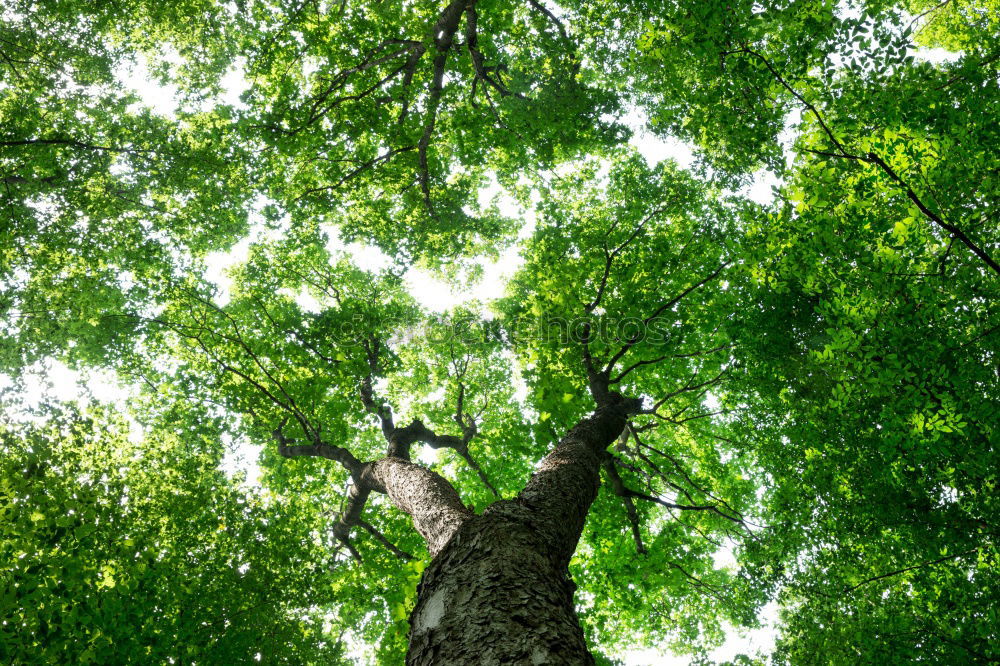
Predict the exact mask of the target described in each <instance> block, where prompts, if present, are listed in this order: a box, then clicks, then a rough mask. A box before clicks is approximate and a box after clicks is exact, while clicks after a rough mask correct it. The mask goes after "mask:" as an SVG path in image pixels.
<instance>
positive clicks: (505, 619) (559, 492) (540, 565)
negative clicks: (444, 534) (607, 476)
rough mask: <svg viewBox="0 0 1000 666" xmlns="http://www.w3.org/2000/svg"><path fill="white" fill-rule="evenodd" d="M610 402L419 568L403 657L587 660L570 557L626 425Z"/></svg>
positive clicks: (479, 665)
mask: <svg viewBox="0 0 1000 666" xmlns="http://www.w3.org/2000/svg"><path fill="white" fill-rule="evenodd" d="M625 416H626V408H625V406H623V405H622V404H618V403H616V404H612V405H608V406H604V407H602V408H600V409H598V410H597V411H596V412H595V413H594V414H593V415H592V416H591V417H589V418H587V419H584V420H583V421H581V422H580V423H579V424H577V425H576V426H575V427H574V428H573V429H572V430H570V432H569V433H568V434H567V435H566V437H564V438H563V440H562V441H561V442H560V443H559V445H558V446H556V447H555V448H554V449H553V450H552V451H551V452H550V453H549V455H548V456H546V457H545V459H544V460H543V461H542V463H541V465H540V466H539V470H538V472H537V473H535V475H534V476H533V477H532V478H531V480H530V481H529V482H528V484H527V485H526V486H525V489H524V490H523V491H522V492H521V494H520V495H519V496H518V497H517V499H514V500H502V501H499V502H496V503H494V504H493V505H491V506H490V507H488V508H487V509H486V511H484V512H483V515H481V516H474V517H471V518H469V519H468V520H465V521H464V522H463V523H462V525H461V527H459V528H458V530H457V531H456V532H455V534H454V536H452V537H451V539H450V540H449V541H448V542H447V544H446V545H445V546H444V547H443V548H442V550H441V551H440V552H439V553H438V554H437V555H436V556H435V557H434V559H433V560H432V561H431V563H430V565H428V567H427V569H426V570H425V572H424V576H423V579H422V580H421V582H420V587H419V588H418V592H417V604H416V607H415V608H414V609H413V613H412V614H411V616H410V646H409V652H408V653H407V657H406V663H407V664H408V665H409V666H431V665H435V666H438V665H440V664H449V665H451V664H458V665H461V664H468V665H469V666H493V665H499V664H546V665H552V666H558V665H560V664H565V665H567V666H585V665H587V664H593V663H594V659H593V657H592V656H591V654H590V652H589V650H588V649H587V644H586V641H585V640H584V637H583V630H582V629H581V628H580V623H579V621H578V618H577V615H576V610H575V608H574V604H573V591H574V590H575V589H576V586H575V585H574V584H573V582H572V581H571V580H570V578H569V571H568V569H567V566H568V564H569V560H570V557H572V554H573V551H574V550H576V545H577V542H578V540H579V538H580V534H581V532H582V531H583V524H584V521H585V519H586V515H587V511H588V510H589V508H590V505H591V503H592V502H593V501H594V498H595V497H596V496H597V489H598V485H599V482H600V464H601V458H602V456H603V455H604V451H605V449H606V448H607V447H608V445H609V444H611V443H612V442H613V441H614V440H615V438H616V437H617V436H618V434H619V433H620V432H621V431H622V428H623V427H624V426H625Z"/></svg>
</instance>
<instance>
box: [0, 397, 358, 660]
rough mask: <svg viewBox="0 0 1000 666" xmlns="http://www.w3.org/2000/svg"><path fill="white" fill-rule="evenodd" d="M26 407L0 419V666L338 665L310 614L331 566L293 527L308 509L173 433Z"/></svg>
mask: <svg viewBox="0 0 1000 666" xmlns="http://www.w3.org/2000/svg"><path fill="white" fill-rule="evenodd" d="M5 406H10V407H13V405H5ZM38 414H39V415H41V414H44V415H45V416H46V417H47V419H48V420H47V422H46V423H44V424H43V425H31V424H27V423H14V422H11V421H6V422H4V423H3V424H2V426H0V428H2V429H0V449H2V450H3V462H2V464H0V514H3V521H2V522H0V525H2V526H0V562H2V563H3V567H2V569H3V572H4V573H3V574H2V575H0V609H2V612H3V617H4V618H5V619H6V622H5V623H4V625H3V627H0V655H2V657H3V659H4V661H5V662H9V663H21V662H33V661H38V660H39V659H42V660H44V661H50V662H73V663H109V662H114V663H148V662H149V661H151V660H152V661H158V662H159V661H167V660H169V659H174V660H177V661H186V662H187V661H190V660H192V659H198V660H208V661H218V662H226V663H231V662H245V661H252V660H253V658H254V655H255V654H257V653H259V652H262V653H265V654H267V653H270V654H273V655H275V658H274V659H273V661H276V662H278V663H301V662H304V661H310V660H317V659H318V660H324V661H329V660H333V661H334V662H336V661H337V660H338V659H339V655H340V654H341V647H340V646H339V645H337V643H336V639H335V637H334V636H330V635H328V634H327V632H326V631H325V630H324V628H323V626H324V620H323V618H321V617H320V616H319V615H318V614H316V613H315V612H314V611H313V610H312V609H313V608H315V606H316V605H317V604H322V603H329V602H330V601H331V600H332V599H333V598H335V595H334V594H332V590H336V589H339V587H340V585H341V583H340V581H339V578H340V576H338V574H337V573H336V572H331V571H330V569H329V566H328V565H327V563H326V558H327V557H328V553H327V550H326V548H325V547H323V546H321V545H320V544H316V543H314V542H313V541H311V540H309V539H306V540H302V539H301V538H299V537H298V536H297V535H300V534H301V533H303V532H308V531H309V530H310V529H314V528H315V524H316V515H315V513H314V512H312V511H311V510H309V509H308V507H307V506H305V505H302V504H296V503H294V502H285V503H282V504H270V505H268V504H265V503H263V502H262V501H261V500H260V499H259V498H255V497H253V496H250V495H248V494H247V493H246V491H245V489H242V488H239V487H237V486H235V485H233V484H232V483H231V482H230V481H229V480H228V479H226V477H225V475H224V474H222V473H221V472H220V471H219V470H218V469H217V467H216V465H217V459H216V458H214V457H213V456H211V455H205V454H198V453H196V450H197V448H199V447H197V446H196V445H195V446H192V445H193V444H194V442H191V441H186V439H185V437H184V436H183V435H181V436H177V435H175V434H173V433H171V432H168V431H163V430H161V431H157V432H154V433H152V434H150V435H149V436H147V437H145V438H144V439H140V440H138V441H136V440H134V439H130V437H129V428H128V425H127V424H126V423H125V422H124V421H123V420H122V419H121V418H120V417H115V416H113V415H111V414H109V413H108V412H107V411H105V410H93V411H91V412H89V413H80V412H78V411H76V410H75V409H73V408H71V407H62V408H54V407H45V408H42V409H41V410H40V411H39V412H38ZM293 571H294V574H293ZM275 589H280V590H281V591H282V592H281V595H280V596H278V595H276V594H275V592H274V590H275Z"/></svg>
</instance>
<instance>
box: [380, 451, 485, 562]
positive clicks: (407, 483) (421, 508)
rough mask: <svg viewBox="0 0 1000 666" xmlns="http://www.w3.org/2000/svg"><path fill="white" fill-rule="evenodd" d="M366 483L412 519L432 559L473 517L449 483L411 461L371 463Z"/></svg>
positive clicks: (392, 460) (383, 460) (387, 459)
mask: <svg viewBox="0 0 1000 666" xmlns="http://www.w3.org/2000/svg"><path fill="white" fill-rule="evenodd" d="M362 481H363V482H364V483H365V484H366V485H370V486H371V487H372V488H373V489H374V490H377V491H379V492H383V493H385V494H387V495H388V496H389V499H390V500H392V503H393V504H394V505H395V506H396V508H398V509H399V510H401V511H403V512H405V513H406V514H408V515H409V516H410V518H411V519H412V520H413V527H414V528H415V529H416V530H417V532H419V533H420V536H422V537H423V538H424V541H426V542H427V550H428V551H430V554H431V556H432V557H433V556H434V555H436V554H437V553H438V552H439V551H440V550H441V549H442V548H443V547H444V545H445V544H446V543H448V541H449V540H450V539H451V538H452V536H453V535H454V534H455V532H456V531H457V530H458V528H459V527H461V525H462V523H464V522H465V521H467V520H468V519H469V518H471V517H472V515H473V514H472V512H471V511H470V510H469V509H468V508H466V506H465V505H464V504H462V498H461V497H459V496H458V492H456V490H455V488H454V487H453V486H452V485H451V484H450V483H449V482H448V480H447V479H445V478H444V477H442V476H441V475H440V474H437V473H435V472H432V471H431V470H429V469H427V468H426V467H421V466H420V465H416V464H414V463H411V462H409V461H407V460H402V459H400V458H394V457H391V456H390V457H387V458H383V459H382V460H377V461H375V462H373V463H369V464H368V465H367V467H366V469H365V471H364V473H363V474H362Z"/></svg>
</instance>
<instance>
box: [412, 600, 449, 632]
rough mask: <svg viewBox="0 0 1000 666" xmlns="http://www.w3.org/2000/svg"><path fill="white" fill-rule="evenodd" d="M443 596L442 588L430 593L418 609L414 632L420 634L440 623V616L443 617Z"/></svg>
mask: <svg viewBox="0 0 1000 666" xmlns="http://www.w3.org/2000/svg"><path fill="white" fill-rule="evenodd" d="M444 596H445V595H444V592H443V591H442V590H435V591H434V592H433V593H432V594H431V596H430V599H428V600H427V603H425V604H424V607H423V608H421V609H420V615H419V616H418V617H417V622H416V627H415V629H416V630H417V631H416V633H418V634H422V633H424V632H425V631H429V630H431V629H433V628H435V627H436V626H438V625H439V624H441V618H442V617H444Z"/></svg>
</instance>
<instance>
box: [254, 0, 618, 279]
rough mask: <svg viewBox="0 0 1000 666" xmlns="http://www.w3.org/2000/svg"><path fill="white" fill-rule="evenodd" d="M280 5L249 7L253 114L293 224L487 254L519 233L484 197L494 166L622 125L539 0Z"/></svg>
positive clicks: (610, 137) (268, 179)
mask: <svg viewBox="0 0 1000 666" xmlns="http://www.w3.org/2000/svg"><path fill="white" fill-rule="evenodd" d="M270 10H272V8H270V7H268V6H267V5H266V3H261V4H257V5H255V6H254V8H253V10H252V13H253V16H254V19H253V20H254V22H255V24H256V25H254V28H253V30H252V31H251V33H249V34H248V35H247V39H246V44H245V45H246V58H247V69H248V72H249V73H250V74H251V76H250V77H248V78H250V79H251V80H252V85H251V88H250V89H249V90H248V91H247V93H246V95H245V99H246V101H247V104H248V106H249V108H248V109H247V111H246V112H245V113H244V120H243V122H242V123H241V126H242V127H243V128H244V129H245V130H247V131H248V133H250V135H251V136H253V137H254V140H255V141H256V142H260V143H262V144H263V145H264V146H266V147H267V151H266V152H265V153H262V155H261V160H260V161H259V162H258V166H259V167H260V168H259V170H258V173H259V178H260V181H261V182H262V183H263V184H264V185H265V186H266V187H267V192H268V194H269V195H270V196H271V197H272V198H274V199H276V200H279V201H282V202H283V203H284V205H285V206H286V208H287V210H288V211H289V212H290V213H291V215H292V218H293V220H295V221H296V222H298V221H304V220H310V219H320V220H323V221H327V222H333V223H337V224H339V225H341V226H342V229H343V234H344V237H345V239H348V240H354V239H358V238H363V239H365V240H367V241H369V242H375V243H377V244H379V245H380V246H381V247H382V248H383V249H385V250H386V251H388V252H391V253H394V254H395V253H400V254H402V255H404V256H407V257H426V258H429V259H432V260H440V259H441V258H443V257H451V256H455V255H462V254H469V253H473V252H479V251H481V250H482V249H483V248H484V247H486V246H488V244H490V243H495V242H496V241H497V240H499V239H501V238H503V237H504V236H506V235H508V234H509V233H510V231H511V230H512V224H511V222H510V221H509V220H505V219H503V218H502V217H500V216H499V215H497V213H496V212H495V211H492V210H490V209H488V208H481V207H480V206H479V204H478V192H479V191H480V190H481V189H482V188H483V187H484V186H486V185H487V184H488V182H489V178H490V177H491V172H492V171H496V172H498V173H499V174H501V175H502V176H503V175H508V174H519V173H521V172H523V171H525V170H528V169H532V170H533V169H537V168H539V167H545V166H549V165H551V164H554V163H557V162H558V161H560V160H563V159H566V158H567V157H572V156H574V155H576V154H578V153H579V152H581V151H582V150H590V149H593V147H595V146H597V145H607V144H608V143H611V142H615V141H620V140H621V139H622V138H623V137H622V136H621V135H620V133H619V132H617V131H616V130H614V129H613V128H612V127H611V125H610V124H609V123H608V122H607V121H606V120H605V119H604V116H605V115H607V114H609V113H614V112H615V111H616V108H615V99H614V98H613V97H612V96H610V95H607V94H604V93H601V92H598V91H596V90H594V89H592V88H591V87H590V86H589V85H587V84H585V83H584V82H583V80H582V79H583V77H582V76H581V75H580V73H579V62H578V57H577V56H576V55H575V53H574V51H573V44H572V43H571V42H569V41H568V40H567V39H566V38H565V37H562V36H560V35H559V30H558V29H557V28H558V24H555V23H552V22H550V21H549V20H548V19H547V18H546V17H545V16H544V15H542V14H539V13H538V12H536V11H535V10H533V9H532V8H531V7H530V6H528V5H523V6H516V5H507V4H504V3H463V2H452V3H447V4H433V5H427V6H425V7H419V8H418V7H410V6H408V5H405V4H403V5H400V4H399V3H382V4H381V5H380V6H379V7H363V6H358V7H354V6H349V5H344V6H343V7H339V8H338V7H335V6H331V7H325V8H323V7H314V6H312V5H303V6H301V7H299V9H298V10H297V11H296V12H294V13H292V14H290V15H284V16H283V15H281V14H269V12H270ZM263 35H266V38H265V39H260V37H261V36H263ZM527 136H531V141H526V140H525V137H527Z"/></svg>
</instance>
